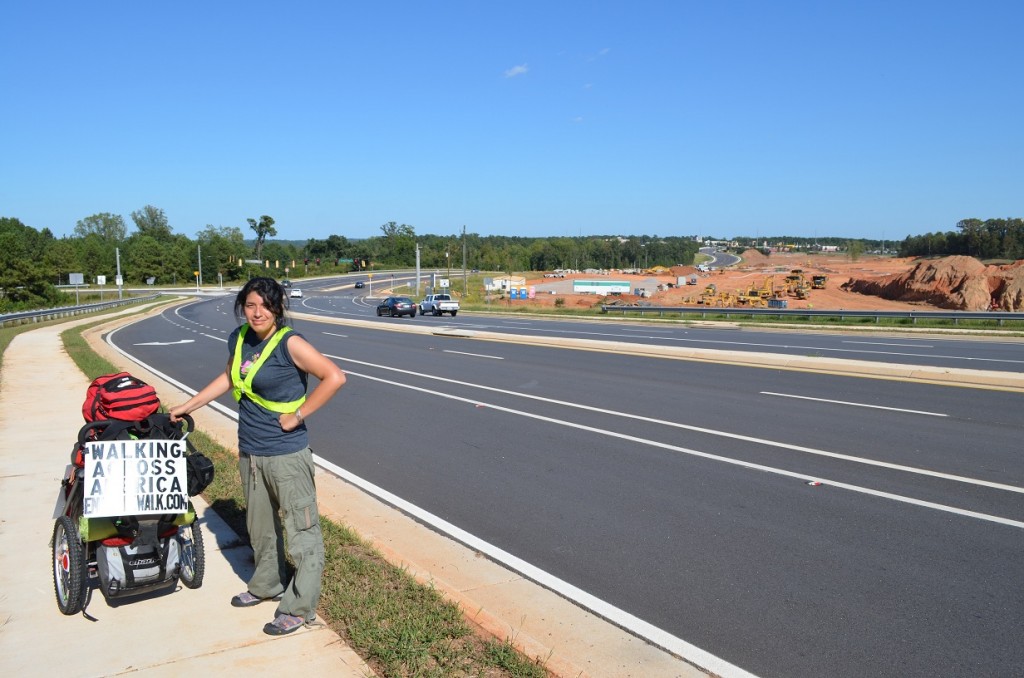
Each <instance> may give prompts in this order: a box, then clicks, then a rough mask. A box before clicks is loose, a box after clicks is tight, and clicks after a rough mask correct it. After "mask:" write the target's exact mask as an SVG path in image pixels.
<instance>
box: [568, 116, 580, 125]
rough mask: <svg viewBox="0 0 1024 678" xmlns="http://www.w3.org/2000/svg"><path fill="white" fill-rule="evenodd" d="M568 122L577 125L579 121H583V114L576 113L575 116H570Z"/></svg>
mask: <svg viewBox="0 0 1024 678" xmlns="http://www.w3.org/2000/svg"><path fill="white" fill-rule="evenodd" d="M569 122H571V123H573V124H574V125H578V124H580V123H581V122H583V116H582V115H577V116H576V117H575V118H570V119H569Z"/></svg>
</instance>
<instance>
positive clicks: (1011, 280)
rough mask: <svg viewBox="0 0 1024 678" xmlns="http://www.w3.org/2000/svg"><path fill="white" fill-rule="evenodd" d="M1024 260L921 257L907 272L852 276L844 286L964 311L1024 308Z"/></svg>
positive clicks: (868, 292)
mask: <svg viewBox="0 0 1024 678" xmlns="http://www.w3.org/2000/svg"><path fill="white" fill-rule="evenodd" d="M1022 264H1024V261H1017V262H1014V263H1013V264H1008V265H1005V266H985V265H984V264H982V263H981V262H980V261H978V260H977V259H975V258H973V257H964V256H955V257H946V258H944V259H936V260H928V261H921V262H919V263H918V264H917V265H916V266H914V268H913V269H911V270H910V271H907V272H905V273H899V274H893V275H888V276H884V277H881V278H874V279H858V278H851V279H850V281H849V282H847V283H845V284H844V285H843V289H845V290H847V291H850V292H857V293H859V294H870V295H874V296H877V297H881V298H883V299H892V300H895V301H906V302H924V303H927V304H930V305H932V306H937V307H939V308H949V309H956V310H961V311H987V310H989V309H1001V310H1004V311H1016V310H1019V309H1021V308H1024V265H1022Z"/></svg>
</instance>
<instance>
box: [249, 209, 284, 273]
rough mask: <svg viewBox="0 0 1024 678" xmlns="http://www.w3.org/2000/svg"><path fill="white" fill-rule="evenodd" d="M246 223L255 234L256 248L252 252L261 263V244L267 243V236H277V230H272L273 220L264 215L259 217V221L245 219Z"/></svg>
mask: <svg viewBox="0 0 1024 678" xmlns="http://www.w3.org/2000/svg"><path fill="white" fill-rule="evenodd" d="M246 221H248V222H249V228H251V229H252V230H254V231H255V232H256V247H255V250H254V251H255V254H256V258H257V259H260V260H261V261H262V259H263V243H265V242H266V241H267V236H270V237H271V238H273V237H274V236H276V235H277V229H276V228H274V220H273V218H271V217H268V216H267V215H266V214H264V215H263V216H261V217H260V220H259V221H256V220H255V219H247V220H246Z"/></svg>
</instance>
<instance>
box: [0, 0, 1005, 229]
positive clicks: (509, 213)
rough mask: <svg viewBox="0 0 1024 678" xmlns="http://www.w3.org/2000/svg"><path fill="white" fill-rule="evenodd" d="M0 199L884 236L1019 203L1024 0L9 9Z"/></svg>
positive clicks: (202, 216) (174, 220) (473, 223)
mask: <svg viewBox="0 0 1024 678" xmlns="http://www.w3.org/2000/svg"><path fill="white" fill-rule="evenodd" d="M0 25H3V26H4V38H3V40H2V41H0V92H2V93H3V104H2V105H0V216H7V217H15V218H18V219H20V220H21V221H22V222H24V223H25V224H27V225H29V226H32V227H34V228H37V229H42V228H49V229H50V230H51V231H53V232H54V233H55V234H57V235H58V236H60V235H66V234H70V233H71V232H72V231H73V229H74V226H75V223H76V222H77V221H78V220H79V219H82V218H84V217H87V216H89V215H92V214H96V213H99V212H112V213H115V214H120V215H122V216H123V217H124V218H125V221H126V223H127V224H128V226H129V229H130V230H132V226H133V225H132V222H131V219H130V214H131V212H132V211H135V210H138V209H141V208H142V207H144V206H145V205H154V206H156V207H159V208H161V209H163V210H164V212H165V213H166V215H167V217H168V219H169V221H170V224H171V226H172V228H173V229H174V232H176V233H184V234H186V235H188V236H190V237H192V236H194V234H195V233H196V232H197V231H198V230H200V229H202V228H204V227H206V226H207V225H213V226H238V227H240V228H242V229H243V232H244V233H245V234H246V236H247V237H248V236H249V235H251V233H252V231H251V230H250V229H249V228H248V224H247V222H246V219H247V218H250V217H251V218H259V217H260V215H263V214H268V215H270V216H272V217H273V218H274V219H275V220H276V222H277V224H276V226H277V229H278V237H279V238H285V239H305V238H310V237H312V238H325V237H327V236H328V235H331V234H338V235H344V236H347V237H350V238H363V237H368V236H373V235H380V234H381V231H380V226H381V224H384V223H386V222H389V221H395V222H398V223H400V224H401V223H405V224H409V225H411V226H413V228H414V229H415V231H416V232H417V233H424V234H425V233H436V234H454V233H458V232H461V230H462V227H463V226H465V227H466V230H467V231H468V232H471V233H474V232H475V233H480V234H483V235H526V236H576V235H592V234H648V235H654V234H657V235H689V234H702V235H714V236H718V237H729V236H732V235H741V234H743V235H750V234H755V235H756V234H760V235H771V234H786V235H804V236H841V237H871V238H887V239H892V240H899V239H902V238H904V237H905V236H907V235H916V234H920V233H925V232H930V231H946V230H953V229H954V228H955V225H956V222H957V221H958V220H960V219H963V218H972V217H973V218H979V219H988V218H998V217H1024V201H1022V198H1024V163H1022V161H1021V160H1022V158H1024V125H1022V119H1024V105H1022V104H1024V75H1022V74H1024V51H1022V50H1021V49H1020V33H1021V28H1022V27H1024V3H1021V2H1019V1H1006V2H986V1H985V0H980V1H977V2H943V1H941V0H938V1H932V2H899V1H891V2H874V1H862V2H841V3H835V2H791V1H785V0H780V1H777V2H768V1H764V2H728V1H723V2H688V1H678V2H645V1H642V0H640V1H633V2H601V1H599V0H590V1H588V2H557V1H549V2H532V1H524V2H518V3H511V4H506V3H495V2H479V1H478V2H473V1H463V2H437V3H425V2H374V3H347V2H302V1H301V0H300V1H298V2H291V3H284V2H273V3H267V2H259V1H249V2H244V3H243V2H231V1H222V2H210V3H199V2H186V3H159V5H158V4H157V3H140V2H116V1H115V2H103V3H82V2H47V1H46V0H41V1H40V2H34V3H28V2H19V3H6V4H5V5H4V7H3V9H0Z"/></svg>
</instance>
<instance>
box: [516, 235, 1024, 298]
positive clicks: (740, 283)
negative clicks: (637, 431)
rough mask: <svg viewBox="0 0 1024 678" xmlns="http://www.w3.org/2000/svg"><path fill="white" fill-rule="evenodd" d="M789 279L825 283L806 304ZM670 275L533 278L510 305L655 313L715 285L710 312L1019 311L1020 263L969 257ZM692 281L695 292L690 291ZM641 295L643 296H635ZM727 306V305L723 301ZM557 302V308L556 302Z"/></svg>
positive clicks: (790, 257) (844, 260)
mask: <svg viewBox="0 0 1024 678" xmlns="http://www.w3.org/2000/svg"><path fill="white" fill-rule="evenodd" d="M794 271H800V275H802V276H803V278H804V279H805V280H806V281H808V283H809V282H810V281H811V280H812V278H813V277H814V276H825V277H826V278H827V280H826V281H825V286H824V287H823V288H819V289H805V290H804V292H803V295H805V296H804V298H801V295H798V294H796V293H794V292H793V291H792V290H788V289H787V285H786V279H787V277H790V276H793V275H794ZM668 273H669V274H663V275H644V274H640V275H637V274H627V273H623V272H622V271H608V272H606V273H605V274H602V275H600V276H595V275H594V274H585V273H578V274H570V275H568V276H567V277H566V278H564V279H559V280H558V281H555V282H552V280H551V279H548V278H543V277H540V276H539V275H538V277H536V278H533V279H528V280H527V286H528V287H532V288H534V298H533V299H527V300H513V301H507V300H506V302H507V303H510V304H514V305H517V306H527V307H529V306H535V307H551V306H555V305H556V304H558V305H561V306H563V307H565V308H591V307H599V306H601V305H608V304H650V305H652V306H683V305H692V306H696V307H700V306H701V305H702V304H700V303H698V299H700V297H701V293H702V292H703V291H704V290H705V288H707V286H708V285H711V284H714V285H715V288H716V290H717V292H718V299H719V301H718V302H717V303H716V304H715V305H731V306H735V305H742V303H745V302H738V303H737V301H736V300H737V299H738V298H739V297H741V296H748V297H749V296H750V293H751V290H752V288H753V289H754V290H771V291H772V292H771V296H774V297H776V298H780V299H785V300H786V308H790V309H794V308H795V309H799V308H812V309H824V310H865V311H874V310H877V311H899V310H922V309H929V308H931V309H940V308H941V309H963V310H987V309H989V308H992V307H993V302H995V306H996V307H997V308H999V309H1002V310H1006V311H1017V310H1021V309H1024V261H1017V262H1014V263H1013V264H1009V265H1003V266H986V265H984V264H982V263H981V262H979V261H978V260H976V259H973V258H971V257H946V258H944V259H934V260H921V259H916V258H894V257H881V256H872V255H865V256H862V257H860V258H859V259H858V260H857V261H851V260H850V259H849V257H845V256H841V255H825V254H812V255H808V254H795V253H778V252H773V253H771V254H769V255H765V254H763V253H762V252H760V251H759V250H754V249H751V250H747V251H745V252H743V254H742V260H741V261H740V263H739V264H737V265H736V266H730V267H729V268H727V269H722V270H717V271H712V272H710V273H701V272H699V271H697V269H696V268H694V267H693V266H675V267H673V268H672V269H670V270H669V272H668ZM595 278H596V279H601V280H618V281H622V282H628V283H629V288H630V292H631V293H630V294H621V295H618V296H607V297H605V296H600V295H597V294H574V293H573V286H572V282H573V280H579V279H595ZM691 280H696V284H693V285H690V284H687V283H688V282H689V281H691ZM640 289H642V290H644V293H643V295H640V294H635V293H632V292H635V291H637V290H640ZM722 299H725V300H726V301H724V302H723V301H722ZM559 300H561V301H559Z"/></svg>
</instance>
